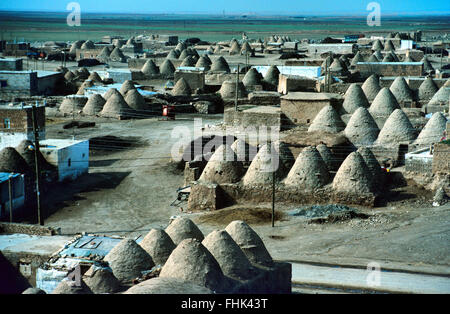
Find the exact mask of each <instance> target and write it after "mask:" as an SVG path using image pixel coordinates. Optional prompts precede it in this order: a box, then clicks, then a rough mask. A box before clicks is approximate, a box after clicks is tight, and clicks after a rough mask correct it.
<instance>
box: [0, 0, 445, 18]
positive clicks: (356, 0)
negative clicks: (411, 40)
mask: <svg viewBox="0 0 450 314" xmlns="http://www.w3.org/2000/svg"><path fill="white" fill-rule="evenodd" d="M372 1H373V0H366V1H361V0H315V1H314V0H162V1H148V0H78V1H76V2H78V3H79V4H80V6H81V10H82V12H117V13H220V14H222V12H223V10H225V13H226V14H227V13H228V14H232V13H256V14H258V13H259V14H280V13H283V14H327V15H333V14H337V15H341V14H349V15H367V11H366V7H367V5H368V4H369V3H370V2H372ZM70 2H72V1H71V0H38V1H36V0H33V1H30V0H12V1H11V0H0V10H15V11H59V12H63V11H66V6H67V4H68V3H70ZM376 2H378V3H379V4H380V6H381V12H382V14H401V13H433V14H435V13H450V1H448V0H425V1H424V0H377V1H376Z"/></svg>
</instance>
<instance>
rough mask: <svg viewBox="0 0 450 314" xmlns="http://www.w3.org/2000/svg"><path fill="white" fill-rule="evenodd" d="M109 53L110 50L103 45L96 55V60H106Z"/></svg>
mask: <svg viewBox="0 0 450 314" xmlns="http://www.w3.org/2000/svg"><path fill="white" fill-rule="evenodd" d="M110 55H111V52H110V51H109V49H108V47H104V48H103V49H102V51H101V52H100V54H99V55H98V56H97V60H99V61H102V62H106V61H108V59H109V56H110Z"/></svg>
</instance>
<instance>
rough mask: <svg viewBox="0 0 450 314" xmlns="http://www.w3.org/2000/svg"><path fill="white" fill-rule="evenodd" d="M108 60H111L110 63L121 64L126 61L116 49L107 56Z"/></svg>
mask: <svg viewBox="0 0 450 314" xmlns="http://www.w3.org/2000/svg"><path fill="white" fill-rule="evenodd" d="M109 59H111V61H116V62H122V61H123V60H125V59H126V57H125V55H124V54H123V53H122V51H121V50H120V49H119V48H117V47H116V48H114V50H113V51H112V52H111V54H110V55H109Z"/></svg>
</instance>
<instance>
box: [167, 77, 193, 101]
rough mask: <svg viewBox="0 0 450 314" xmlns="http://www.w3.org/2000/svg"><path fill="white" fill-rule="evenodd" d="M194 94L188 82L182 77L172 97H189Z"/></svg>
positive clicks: (174, 88) (173, 90)
mask: <svg viewBox="0 0 450 314" xmlns="http://www.w3.org/2000/svg"><path fill="white" fill-rule="evenodd" d="M191 94H192V90H191V88H190V87H189V84H188V83H187V82H186V80H185V79H184V78H183V77H181V78H180V79H179V80H178V81H177V83H176V84H175V86H174V87H173V89H172V95H173V96H189V95H191Z"/></svg>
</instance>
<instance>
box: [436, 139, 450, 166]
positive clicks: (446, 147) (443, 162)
mask: <svg viewBox="0 0 450 314" xmlns="http://www.w3.org/2000/svg"><path fill="white" fill-rule="evenodd" d="M433 173H450V144H445V143H438V144H435V145H434V152H433Z"/></svg>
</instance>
